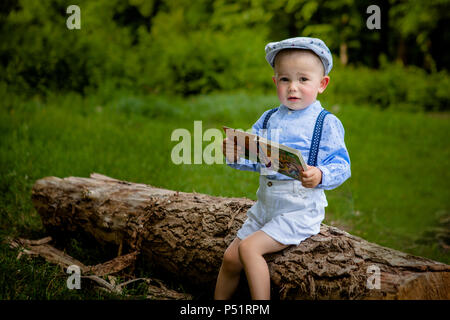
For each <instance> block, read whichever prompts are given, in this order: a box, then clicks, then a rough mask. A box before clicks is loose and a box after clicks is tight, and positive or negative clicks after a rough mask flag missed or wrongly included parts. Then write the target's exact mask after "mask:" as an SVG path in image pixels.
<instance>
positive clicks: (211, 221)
mask: <svg viewBox="0 0 450 320" xmlns="http://www.w3.org/2000/svg"><path fill="white" fill-rule="evenodd" d="M32 200H33V204H34V206H35V208H36V209H37V211H38V213H39V214H40V216H41V218H42V222H43V224H44V226H45V227H46V228H47V230H48V231H49V232H50V234H52V235H56V236H57V235H58V234H61V233H66V232H81V233H87V234H90V235H92V236H94V237H95V238H96V239H97V240H98V241H99V242H100V243H115V244H117V245H118V246H119V247H121V248H123V251H127V252H133V251H138V252H139V253H140V254H142V255H144V256H145V257H146V258H148V259H149V260H150V261H151V263H152V264H153V267H156V268H158V269H160V270H162V271H165V272H168V273H170V274H172V275H173V277H174V278H177V279H179V280H181V281H184V282H185V283H190V284H195V285H197V286H203V287H204V288H209V289H211V288H213V287H214V284H215V280H216V277H217V274H218V270H219V267H220V264H221V261H222V256H223V253H224V251H225V249H226V248H227V246H228V245H229V243H230V242H231V241H232V240H233V239H234V237H235V235H236V232H237V230H238V229H239V227H240V226H241V225H242V223H243V222H244V220H245V218H246V212H247V210H248V209H249V208H250V207H251V206H252V204H253V203H254V201H252V200H250V199H245V198H224V197H215V196H210V195H205V194H198V193H185V192H178V191H172V190H166V189H160V188H156V187H152V186H149V185H145V184H139V183H131V182H126V181H120V180H116V179H112V178H109V177H106V176H102V175H99V174H92V175H91V177H90V178H79V177H68V178H64V179H60V178H57V177H46V178H43V179H40V180H38V181H37V182H36V183H35V185H34V187H33V191H32ZM266 260H267V261H268V265H269V270H270V275H271V280H272V288H273V292H274V293H276V295H277V297H278V298H280V299H450V266H449V265H446V264H443V263H440V262H436V261H432V260H430V259H426V258H422V257H417V256H412V255H410V254H407V253H403V252H400V251H397V250H393V249H389V248H386V247H382V246H379V245H377V244H374V243H370V242H368V241H366V240H364V239H361V238H359V237H356V236H353V235H351V234H349V233H347V232H345V231H342V230H339V229H337V228H335V227H331V226H327V225H322V226H321V230H320V233H319V234H317V235H315V236H313V237H310V238H309V239H307V240H305V241H303V242H302V243H301V244H300V245H298V246H291V247H288V248H286V249H285V250H283V251H281V252H278V253H275V254H270V255H267V256H266ZM378 275H379V278H378V279H379V281H378V282H377V276H378ZM378 284H379V286H378Z"/></svg>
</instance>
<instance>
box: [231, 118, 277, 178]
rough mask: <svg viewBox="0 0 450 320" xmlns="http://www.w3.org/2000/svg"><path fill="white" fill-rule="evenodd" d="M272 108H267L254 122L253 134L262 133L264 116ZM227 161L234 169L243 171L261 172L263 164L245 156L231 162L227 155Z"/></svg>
mask: <svg viewBox="0 0 450 320" xmlns="http://www.w3.org/2000/svg"><path fill="white" fill-rule="evenodd" d="M269 111H270V110H266V111H265V112H264V113H263V114H262V116H261V117H260V118H259V119H258V120H257V121H256V122H255V123H254V124H253V126H252V133H253V134H257V135H261V134H262V130H261V129H262V125H263V122H264V118H265V117H266V114H267V113H268V112H269ZM225 163H226V164H227V165H228V166H230V167H232V168H234V169H238V170H243V171H256V172H260V169H261V164H260V163H258V162H255V161H251V160H248V159H245V158H239V159H238V161H237V162H234V163H232V162H229V161H228V159H227V158H226V157H225Z"/></svg>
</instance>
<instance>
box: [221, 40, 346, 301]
mask: <svg viewBox="0 0 450 320" xmlns="http://www.w3.org/2000/svg"><path fill="white" fill-rule="evenodd" d="M265 50H266V60H267V61H268V62H269V64H270V65H271V66H272V67H273V69H274V77H273V78H272V79H273V82H274V83H275V85H276V88H277V95H278V99H279V100H280V103H281V105H280V106H279V107H278V108H276V109H272V110H267V111H266V112H264V114H263V115H262V116H261V118H260V119H259V120H258V121H257V122H256V123H255V124H254V125H253V127H252V129H253V133H256V134H259V135H263V134H265V132H266V130H264V129H267V138H268V139H269V140H270V139H271V132H273V130H277V133H278V139H277V142H279V143H281V144H284V145H287V146H289V147H292V148H296V149H298V150H300V151H301V152H302V155H303V156H304V157H305V159H306V158H308V164H309V165H308V166H307V170H306V171H304V172H302V178H301V182H300V181H298V180H294V179H292V178H290V177H288V176H284V175H282V174H280V173H276V172H273V171H267V168H265V167H264V165H261V164H259V163H253V162H251V161H249V160H246V159H242V158H241V159H239V157H240V156H241V155H242V150H241V149H240V148H238V147H237V146H234V148H233V150H229V149H231V148H226V144H227V143H231V142H230V141H228V140H227V139H225V140H224V143H223V146H224V148H223V152H224V154H225V156H226V160H227V164H228V165H230V166H231V167H234V168H236V169H240V170H251V171H259V172H261V175H260V186H259V189H258V191H257V197H258V200H257V201H256V203H255V204H254V205H253V206H252V207H251V208H250V209H249V210H248V212H247V220H246V221H245V223H244V224H243V225H242V227H241V229H239V231H238V233H237V237H236V238H235V239H234V240H233V241H232V242H231V244H230V245H229V247H228V248H227V250H226V251H225V254H224V257H223V262H222V265H221V268H220V271H219V275H218V278H217V283H216V290H215V293H214V298H215V299H229V298H231V296H232V294H233V293H234V291H235V289H236V287H237V285H238V283H239V278H240V272H241V270H242V269H244V271H245V273H246V276H247V280H248V284H249V287H250V294H251V297H252V299H255V300H262V299H270V275H269V269H268V266H267V263H266V261H265V259H264V257H263V255H265V254H267V253H272V252H277V251H280V250H283V249H284V248H286V247H287V246H289V245H298V244H299V243H300V242H302V241H304V240H305V239H307V238H309V237H310V236H312V235H315V234H317V233H319V231H320V224H321V222H322V221H323V219H324V215H325V207H326V206H327V205H328V203H327V200H326V197H325V193H324V190H329V189H334V188H336V187H338V186H339V185H341V184H342V183H343V182H344V181H345V180H346V179H348V178H349V177H350V158H349V155H348V152H347V149H346V147H345V142H344V128H343V126H342V123H341V122H340V121H339V119H338V118H337V117H336V116H334V115H332V114H328V115H327V113H326V112H323V110H324V109H323V108H322V106H321V105H320V102H319V101H317V100H316V98H317V95H318V94H320V93H322V92H324V91H325V89H326V87H327V86H328V84H329V81H330V77H329V76H328V74H329V72H330V70H331V68H332V66H333V61H332V56H331V53H330V51H329V49H328V48H327V46H326V45H325V43H323V41H322V40H320V39H315V38H306V37H298V38H291V39H286V40H283V41H280V42H271V43H269V44H268V45H267V46H266V48H265ZM326 115H327V116H326ZM319 118H320V119H321V120H322V121H323V122H321V121H317V119H319ZM317 123H319V125H317ZM317 126H319V127H321V126H323V129H322V130H316V127H317ZM315 131H318V132H321V136H320V134H319V135H314V132H315ZM313 137H314V139H313ZM314 141H315V142H314ZM312 145H313V146H314V145H315V146H316V148H314V147H312ZM238 159H239V160H238Z"/></svg>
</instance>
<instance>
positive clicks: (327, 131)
mask: <svg viewBox="0 0 450 320" xmlns="http://www.w3.org/2000/svg"><path fill="white" fill-rule="evenodd" d="M344 135H345V130H344V127H343V125H342V123H341V121H340V120H339V119H338V118H337V117H336V116H335V115H332V114H330V115H328V116H327V117H325V121H324V127H323V132H322V138H321V141H320V147H319V154H318V159H317V163H318V165H317V167H318V168H319V169H320V170H321V171H322V182H321V183H320V184H319V185H318V186H317V188H321V189H325V190H331V189H335V188H337V187H338V186H340V185H341V184H342V183H344V181H345V180H347V179H348V178H350V176H351V171H350V156H349V154H348V151H347V148H346V146H345V142H344Z"/></svg>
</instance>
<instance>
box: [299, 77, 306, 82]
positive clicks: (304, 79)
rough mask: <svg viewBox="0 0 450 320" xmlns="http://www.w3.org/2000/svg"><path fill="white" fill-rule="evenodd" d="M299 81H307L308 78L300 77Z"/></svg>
mask: <svg viewBox="0 0 450 320" xmlns="http://www.w3.org/2000/svg"><path fill="white" fill-rule="evenodd" d="M300 80H301V81H302V82H304V81H308V78H305V77H301V78H300Z"/></svg>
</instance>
